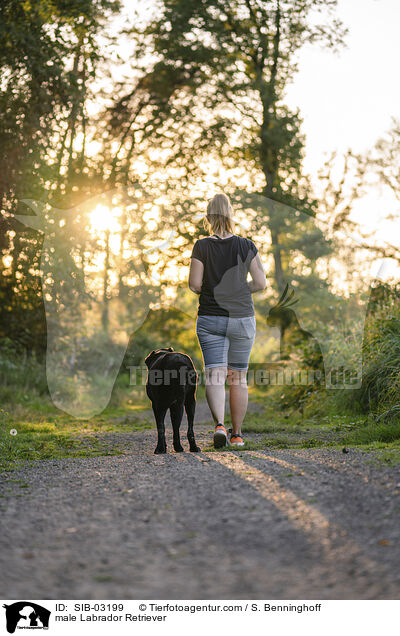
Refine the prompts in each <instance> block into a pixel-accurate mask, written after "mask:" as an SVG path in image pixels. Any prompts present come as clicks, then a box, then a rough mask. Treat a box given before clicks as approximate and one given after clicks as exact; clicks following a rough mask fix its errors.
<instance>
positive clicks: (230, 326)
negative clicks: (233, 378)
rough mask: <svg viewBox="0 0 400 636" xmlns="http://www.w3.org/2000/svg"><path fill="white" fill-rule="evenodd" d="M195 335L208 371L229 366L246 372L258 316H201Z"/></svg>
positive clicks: (198, 319)
mask: <svg viewBox="0 0 400 636" xmlns="http://www.w3.org/2000/svg"><path fill="white" fill-rule="evenodd" d="M196 334H197V337H198V339H199V344H200V347H201V351H202V353H203V359H204V368H205V369H211V368H212V367H229V368H230V369H237V370H239V371H246V370H247V368H248V366H249V358H250V352H251V348H252V346H253V342H254V338H255V335H256V317H255V316H246V317H245V318H231V317H230V316H229V317H228V316H198V318H197V322H196Z"/></svg>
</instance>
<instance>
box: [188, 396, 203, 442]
mask: <svg viewBox="0 0 400 636" xmlns="http://www.w3.org/2000/svg"><path fill="white" fill-rule="evenodd" d="M195 393H196V387H195V386H194V387H190V388H189V392H188V393H187V395H186V399H185V411H186V415H187V420H188V431H187V438H188V441H189V448H190V452H191V453H198V452H199V451H201V448H199V447H198V446H197V444H196V440H195V438H194V430H193V422H194V413H195V410H196V398H195Z"/></svg>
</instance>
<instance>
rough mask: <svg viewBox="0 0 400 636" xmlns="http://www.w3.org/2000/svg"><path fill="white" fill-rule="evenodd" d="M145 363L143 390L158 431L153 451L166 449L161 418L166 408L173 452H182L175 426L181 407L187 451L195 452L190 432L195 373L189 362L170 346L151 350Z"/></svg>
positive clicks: (193, 404)
mask: <svg viewBox="0 0 400 636" xmlns="http://www.w3.org/2000/svg"><path fill="white" fill-rule="evenodd" d="M145 363H146V365H147V368H148V372H147V384H146V392H147V395H148V396H149V398H150V400H151V403H152V406H153V412H154V417H155V418H156V423H157V432H158V443H157V447H156V450H155V451H154V452H155V453H157V454H158V453H166V452H167V444H166V441H165V426H164V419H165V416H166V413H167V411H168V409H169V410H170V414H171V422H172V429H173V439H174V449H175V451H176V452H177V453H181V452H182V451H183V448H182V446H181V441H180V437H179V427H180V425H181V422H182V416H183V409H184V408H185V411H186V415H187V420H188V431H187V438H188V440H189V447H190V451H191V452H192V453H197V452H198V451H200V448H199V447H198V446H197V445H196V441H195V439H194V431H193V420H194V412H195V409H196V385H197V373H196V369H195V368H194V366H193V362H192V361H191V359H190V358H189V356H187V355H186V354H185V353H178V352H175V351H174V350H173V349H172V347H170V348H169V349H158V350H157V351H152V352H151V353H150V354H149V355H148V356H147V358H146V359H145Z"/></svg>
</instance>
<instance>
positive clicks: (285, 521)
mask: <svg viewBox="0 0 400 636" xmlns="http://www.w3.org/2000/svg"><path fill="white" fill-rule="evenodd" d="M196 420H197V425H196V431H197V439H198V443H199V445H200V446H201V447H202V448H205V447H207V446H209V442H210V438H211V434H210V430H211V427H210V425H209V424H208V425H204V424H200V423H199V422H201V421H203V422H204V421H209V414H208V410H207V407H206V406H205V405H204V403H200V404H199V408H198V413H197V418H196ZM123 437H124V440H125V441H124V449H125V454H124V455H120V456H105V457H91V458H79V459H63V460H47V461H42V462H36V463H33V464H31V465H26V466H24V467H23V468H22V469H21V470H18V471H15V472H12V473H9V474H8V475H6V474H3V475H1V476H0V495H1V498H0V511H1V518H0V571H1V572H2V576H1V577H0V597H2V598H13V599H15V598H26V597H28V598H30V599H32V600H33V599H46V598H47V599H62V598H70V599H96V598H99V599H136V598H159V599H185V598H195V599H208V598H209V599H214V598H215V599H219V598H221V599H240V598H269V599H279V598H290V599H311V598H312V599H314V598H316V599H319V598H322V599H329V598H347V599H351V598H360V599H361V598H363V599H375V598H399V593H400V542H399V527H400V524H399V518H400V474H399V469H398V468H391V467H387V466H383V465H377V464H376V463H374V462H373V461H372V455H371V454H369V453H362V452H361V451H356V450H350V452H349V453H348V454H343V453H341V452H340V451H337V450H333V449H302V450H300V449H295V450H275V451H270V450H268V451H235V452H231V451H228V452H227V451H224V452H219V453H216V452H202V453H199V454H190V453H188V452H185V453H181V454H176V453H174V452H173V450H172V439H171V429H170V427H168V440H167V441H168V450H169V453H168V454H167V455H154V454H153V451H154V447H155V438H156V436H155V430H147V431H143V432H134V433H127V432H126V433H124V434H123ZM182 437H183V440H184V441H183V445H184V447H185V449H186V448H187V441H186V439H185V438H184V436H182ZM112 439H113V437H110V439H109V443H112ZM11 480H19V481H11ZM26 484H27V487H26Z"/></svg>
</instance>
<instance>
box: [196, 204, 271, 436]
mask: <svg viewBox="0 0 400 636" xmlns="http://www.w3.org/2000/svg"><path fill="white" fill-rule="evenodd" d="M206 219H207V223H208V225H209V229H210V230H211V231H210V234H211V233H212V235H211V236H208V237H206V238H203V239H200V240H198V241H196V243H195V245H194V247H193V252H192V256H191V265H190V272H189V287H190V289H191V290H192V291H193V292H194V293H195V294H199V295H200V298H199V310H198V317H197V323H196V334H197V337H198V339H199V344H200V347H201V350H202V353H203V359H204V369H205V381H206V398H207V402H208V405H209V407H210V411H211V413H212V416H213V419H214V422H215V432H214V447H215V448H221V447H223V446H225V445H226V444H227V442H228V435H227V432H226V429H225V426H224V414H225V381H226V379H228V384H229V405H230V412H231V419H232V434H231V438H230V444H231V446H232V447H240V446H243V445H244V441H243V436H242V422H243V420H244V416H245V415H246V410H247V403H248V391H247V369H248V365H249V358H250V351H251V348H252V346H253V342H254V338H255V333H256V320H255V315H254V305H253V299H252V296H251V295H252V293H254V292H256V291H259V290H261V289H265V285H266V279H265V273H264V268H263V265H262V263H261V260H260V256H259V254H258V250H257V248H256V246H255V245H254V243H253V241H251V240H250V239H248V238H243V237H240V236H237V235H236V234H234V233H233V230H234V222H233V211H232V206H231V203H230V201H229V198H228V197H227V196H226V195H225V194H216V195H215V196H214V197H213V198H212V199H211V201H210V202H209V203H208V206H207V217H206ZM249 272H250V276H251V278H252V280H251V281H250V282H249V283H248V282H247V275H248V273H249Z"/></svg>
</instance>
